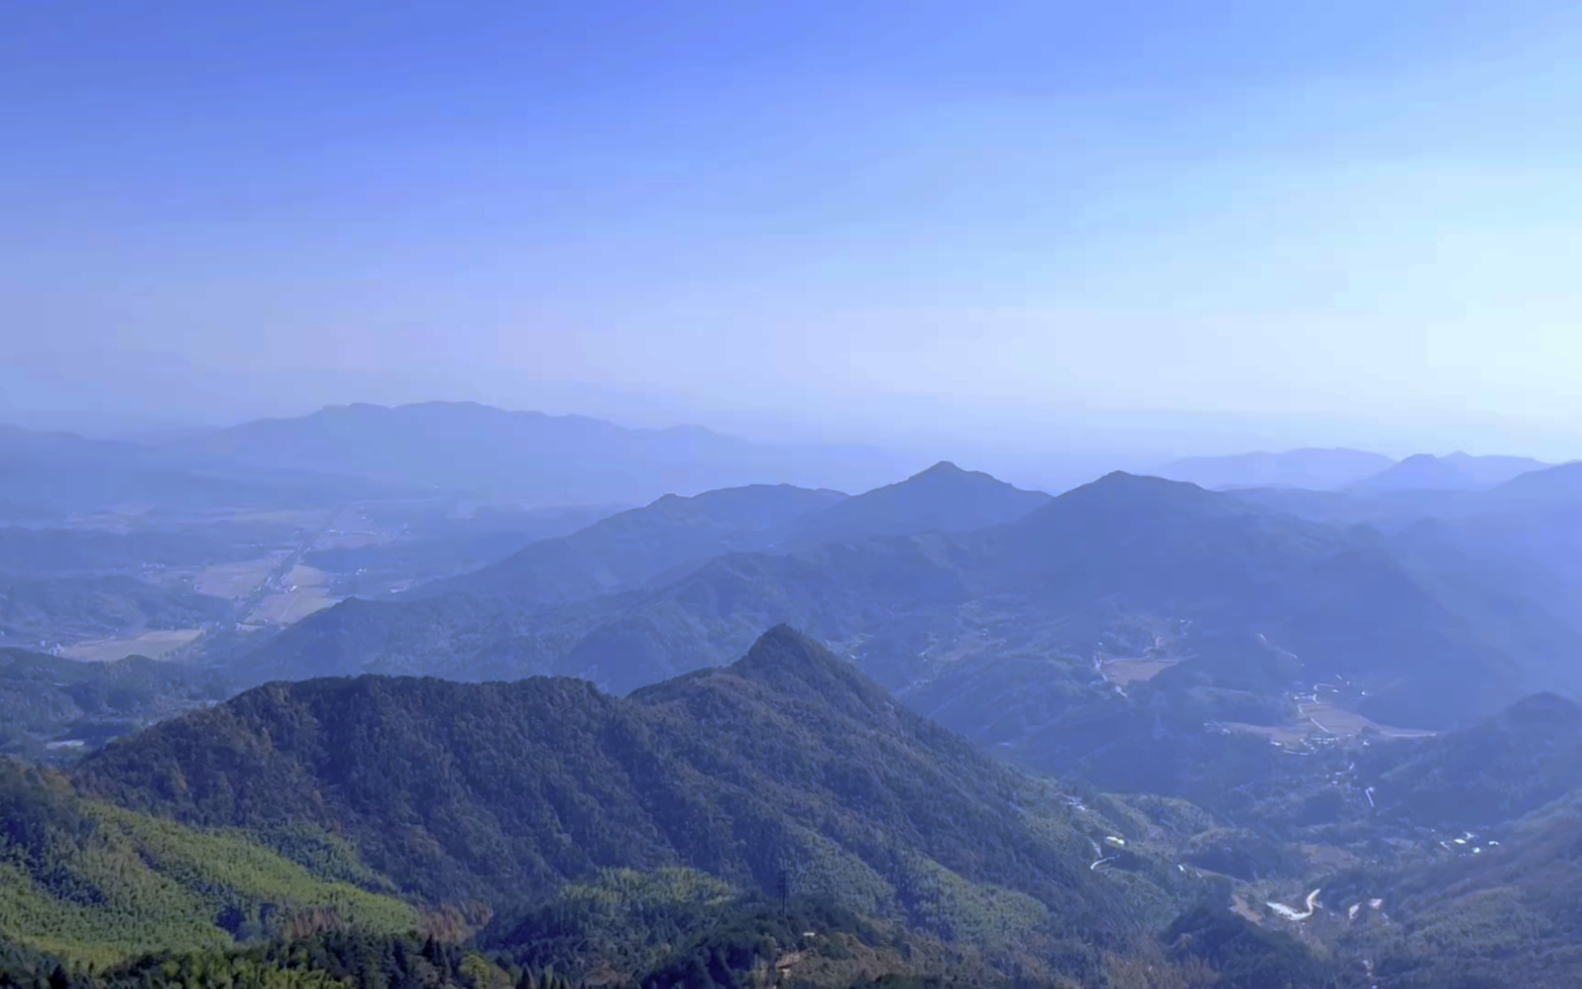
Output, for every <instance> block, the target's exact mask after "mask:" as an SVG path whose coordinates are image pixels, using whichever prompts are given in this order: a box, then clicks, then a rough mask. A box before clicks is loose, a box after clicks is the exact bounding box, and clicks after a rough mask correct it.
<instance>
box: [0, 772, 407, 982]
mask: <svg viewBox="0 0 1582 989" xmlns="http://www.w3.org/2000/svg"><path fill="white" fill-rule="evenodd" d="M336 848H337V846H336V845H335V843H334V842H333V841H323V842H320V843H319V846H318V851H319V852H320V853H331V854H332V853H333V852H334V851H335V849H336ZM326 865H327V863H326ZM341 869H342V871H343V872H344V873H345V875H344V876H343V877H342V878H343V879H345V880H349V881H336V880H335V879H329V878H324V877H323V876H321V875H314V874H313V873H312V872H310V871H309V870H308V869H306V868H304V867H303V866H301V865H298V864H296V863H294V862H292V861H290V860H289V859H287V858H286V857H284V856H282V855H280V854H278V853H276V852H273V851H270V850H269V849H268V848H265V847H263V846H261V845H258V844H256V843H253V842H250V841H247V840H245V838H243V837H242V836H240V835H238V834H235V833H230V834H224V833H212V832H199V831H196V830H194V829H191V828H188V827H184V826H182V825H180V824H177V823H175V822H173V821H170V820H163V819H157V818H153V817H150V816H148V815H145V814H137V813H134V812H131V811H127V810H124V809H121V808H117V807H112V806H109V805H107V804H103V803H98V802H93V801H87V800H83V799H82V798H81V797H79V796H78V795H77V794H75V793H74V792H73V791H72V787H71V786H70V784H69V782H68V781H67V780H66V779H64V778H62V777H61V776H59V775H58V774H55V773H53V772H50V771H48V770H38V769H34V768H31V767H27V766H24V765H21V764H18V763H15V762H13V761H11V760H9V759H5V758H0V944H3V943H5V942H11V943H19V944H21V945H24V946H27V947H28V948H31V949H34V950H41V951H45V952H58V953H61V954H65V955H67V956H69V957H71V958H72V959H74V960H76V961H79V962H83V961H86V962H95V963H98V964H105V963H108V962H114V961H120V960H123V959H126V958H129V957H134V956H136V955H139V954H143V953H146V952H148V951H151V950H160V949H164V950H180V951H190V950H198V949H205V948H207V949H214V948H222V947H225V946H228V945H231V944H233V943H234V941H235V940H236V939H237V938H239V937H240V938H256V937H259V936H266V935H270V934H285V933H309V932H311V931H313V930H315V929H316V928H319V927H323V926H326V925H332V926H336V925H341V924H345V925H351V926H360V927H364V928H366V929H368V930H369V931H371V932H383V933H387V934H394V933H401V932H404V931H408V930H411V929H413V928H415V927H416V925H417V922H418V916H417V912H416V911H415V910H414V909H413V908H412V907H410V906H408V905H406V904H404V903H401V902H399V901H397V900H395V899H392V898H390V897H388V896H384V895H380V894H378V893H373V892H370V891H368V890H366V889H364V888H362V885H368V884H377V883H378V879H377V877H374V876H372V875H371V874H369V873H368V872H367V870H366V869H362V868H360V867H358V866H357V865H356V860H355V858H345V857H344V856H343V863H342V865H341ZM319 871H320V872H321V873H324V872H333V871H334V868H333V867H321V868H320V869H319ZM359 884H361V885H359ZM4 978H5V975H4V973H0V981H3V980H4Z"/></svg>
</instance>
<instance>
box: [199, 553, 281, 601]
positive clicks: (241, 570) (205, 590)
mask: <svg viewBox="0 0 1582 989" xmlns="http://www.w3.org/2000/svg"><path fill="white" fill-rule="evenodd" d="M289 555H290V552H289V551H287V550H280V551H278V552H274V553H270V554H269V555H268V556H264V557H260V558H258V559H256V560H246V561H243V562H241V563H221V564H217V565H215V566H212V567H205V568H204V569H203V570H201V571H199V572H198V574H197V576H196V577H194V578H193V582H192V584H193V589H194V590H196V591H197V592H198V593H199V594H208V595H211V596H213V597H217V598H226V599H228V600H235V599H236V598H243V597H246V596H247V595H249V594H251V593H252V592H253V591H255V590H257V589H258V587H259V586H260V585H261V584H263V582H264V581H266V580H268V579H269V575H270V574H272V573H274V572H275V569H276V568H277V567H279V566H280V565H281V563H282V562H284V560H285V559H286V557H288V556H289Z"/></svg>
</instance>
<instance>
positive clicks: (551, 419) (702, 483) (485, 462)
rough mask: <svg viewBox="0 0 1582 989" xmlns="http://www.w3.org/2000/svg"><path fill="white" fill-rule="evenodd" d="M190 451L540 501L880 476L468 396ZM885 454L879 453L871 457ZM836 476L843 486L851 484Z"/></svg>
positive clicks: (372, 408) (344, 415)
mask: <svg viewBox="0 0 1582 989" xmlns="http://www.w3.org/2000/svg"><path fill="white" fill-rule="evenodd" d="M172 448H173V449H178V450H180V451H182V452H184V453H187V454H199V455H203V456H206V457H219V458H226V459H229V460H232V461H234V462H238V463H244V464H250V465H256V466H267V467H272V468H293V469H302V470H314V471H323V472H327V473H336V474H342V475H351V476H355V477H359V478H366V479H370V480H374V481H378V482H380V483H385V484H394V485H402V486H410V487H415V488H420V489H425V490H431V491H432V490H439V491H450V492H466V493H470V494H476V495H479V496H482V497H488V498H497V499H510V500H516V501H523V502H533V503H537V504H568V505H569V504H615V503H624V504H633V503H637V502H646V501H649V500H651V499H653V498H657V497H659V496H661V495H664V494H683V495H690V494H696V493H698V492H700V491H707V490H711V489H714V488H723V487H733V486H739V485H744V484H753V483H761V482H796V481H803V482H804V483H805V482H806V481H808V480H812V481H814V486H823V485H827V484H830V483H832V480H831V479H834V480H835V481H840V482H846V481H850V480H852V479H857V480H858V481H859V484H858V485H857V486H865V485H863V484H862V480H863V479H867V478H873V477H874V476H875V474H876V473H879V472H882V471H883V470H884V469H885V468H886V466H887V465H885V464H883V463H882V458H876V457H874V456H873V454H872V451H868V452H867V455H866V456H864V457H857V456H853V455H852V454H851V452H850V451H847V452H844V453H843V452H841V451H820V450H817V449H813V450H787V449H780V448H776V447H768V446H760V445H757V444H753V443H748V442H746V441H744V440H740V439H735V438H733V437H729V436H721V435H719V434H718V433H714V432H711V431H709V430H707V429H703V428H701V427H698V426H678V427H674V428H670V429H627V428H624V427H621V426H617V425H615V424H614V423H610V422H606V421H604V420H601V419H593V418H589V417H587V416H576V415H566V416H553V415H546V414H544V413H542V412H512V411H506V410H504V409H498V408H494V407H492V406H487V405H479V404H476V403H471V402H428V403H424V404H419V405H402V406H396V407H393V408H391V407H386V406H380V405H367V404H355V405H344V406H330V407H328V408H324V409H321V410H319V411H318V412H314V413H312V414H311V415H306V416H300V417H297V418H293V419H260V420H257V421H255V422H249V423H244V424H242V425H239V426H235V427H232V428H230V429H225V430H221V431H219V432H216V433H213V434H211V435H208V436H205V437H201V438H199V439H195V440H189V441H186V442H183V443H180V444H174V445H173V447H172ZM876 460H877V461H880V462H879V463H875V461H876ZM841 486H845V485H844V483H842V484H841Z"/></svg>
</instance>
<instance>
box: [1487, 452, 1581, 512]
mask: <svg viewBox="0 0 1582 989" xmlns="http://www.w3.org/2000/svg"><path fill="white" fill-rule="evenodd" d="M1489 498H1490V500H1491V501H1494V502H1497V503H1499V504H1500V505H1502V506H1508V507H1512V508H1534V507H1547V506H1570V507H1582V461H1573V462H1571V463H1568V464H1561V465H1559V466H1558V467H1546V468H1543V469H1534V470H1530V471H1527V472H1526V473H1523V474H1519V475H1517V476H1516V477H1513V478H1511V479H1510V480H1509V481H1506V482H1505V483H1504V484H1501V485H1500V486H1499V487H1497V488H1495V489H1494V490H1493V491H1491V492H1489Z"/></svg>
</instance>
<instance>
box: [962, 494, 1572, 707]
mask: <svg viewBox="0 0 1582 989" xmlns="http://www.w3.org/2000/svg"><path fill="white" fill-rule="evenodd" d="M984 552H987V553H989V554H990V556H991V557H992V559H993V561H994V576H995V577H996V578H997V579H998V580H999V581H1001V582H1002V586H1004V587H1005V589H1006V590H1007V591H1008V592H1009V591H1010V590H1012V589H1016V590H1017V591H1019V592H1020V593H1022V594H1025V595H1027V596H1028V598H1029V599H1031V600H1034V601H1037V602H1038V603H1040V604H1041V605H1043V606H1045V607H1050V608H1057V609H1062V610H1067V611H1071V612H1073V613H1080V612H1082V611H1083V610H1092V609H1094V608H1097V607H1100V606H1104V607H1111V608H1119V609H1121V610H1122V611H1125V612H1133V613H1143V614H1153V615H1156V616H1171V617H1174V618H1178V619H1185V620H1190V621H1191V622H1193V623H1194V627H1196V628H1199V629H1208V630H1222V631H1236V630H1246V631H1250V632H1253V633H1257V634H1261V635H1263V636H1265V637H1266V638H1267V639H1268V641H1270V642H1272V643H1274V644H1276V645H1278V646H1279V647H1280V648H1282V649H1284V650H1287V651H1289V652H1291V653H1294V654H1295V655H1296V656H1297V657H1298V658H1299V659H1300V661H1301V664H1302V669H1303V671H1304V672H1303V674H1302V675H1303V677H1306V678H1312V679H1321V678H1323V677H1325V676H1328V675H1330V674H1342V675H1345V676H1348V677H1350V676H1359V677H1364V678H1367V679H1368V682H1369V696H1368V698H1367V700H1366V702H1365V703H1364V709H1365V710H1366V711H1369V712H1373V716H1375V717H1378V718H1379V719H1380V720H1383V721H1386V722H1388V723H1396V724H1408V725H1412V724H1420V725H1441V724H1445V723H1447V722H1449V721H1453V720H1455V719H1458V718H1466V717H1469V716H1474V715H1477V714H1479V713H1486V712H1487V711H1489V710H1490V709H1491V708H1493V707H1496V706H1497V705H1498V704H1501V703H1507V702H1509V701H1510V700H1513V699H1514V698H1515V697H1517V696H1519V695H1520V694H1521V693H1522V692H1523V688H1524V686H1526V681H1525V680H1524V672H1523V670H1522V666H1521V662H1520V660H1519V659H1518V658H1517V657H1514V656H1511V655H1509V654H1507V653H1505V652H1502V651H1501V650H1500V649H1499V648H1497V647H1496V646H1495V645H1493V644H1491V643H1490V642H1489V641H1487V640H1486V639H1485V638H1484V637H1483V636H1482V634H1481V631H1482V630H1480V629H1479V628H1477V627H1475V626H1474V625H1472V624H1470V623H1469V622H1467V621H1465V620H1464V619H1463V617H1462V616H1461V615H1460V614H1458V613H1457V612H1456V611H1453V610H1452V609H1450V608H1449V607H1447V606H1446V605H1445V604H1444V603H1443V602H1442V601H1441V600H1439V599H1438V598H1437V597H1436V596H1435V594H1434V593H1433V592H1432V590H1431V589H1430V588H1428V587H1427V586H1425V585H1424V583H1423V582H1422V581H1421V580H1420V579H1419V578H1418V577H1417V575H1416V574H1414V573H1413V572H1412V571H1411V569H1410V568H1409V567H1407V566H1406V565H1404V564H1403V563H1402V562H1401V561H1400V560H1399V559H1397V558H1396V557H1395V556H1393V555H1392V553H1391V551H1390V549H1389V547H1388V546H1387V545H1386V543H1385V542H1384V541H1383V540H1382V539H1380V538H1379V537H1378V534H1377V533H1374V532H1372V531H1370V530H1366V529H1340V528H1337V527H1332V526H1325V525H1320V524H1314V523H1309V522H1304V521H1301V520H1299V519H1296V518H1293V517H1290V516H1283V515H1276V514H1269V513H1265V512H1258V511H1255V510H1252V509H1251V508H1249V507H1248V506H1247V505H1246V504H1245V503H1244V502H1242V501H1239V500H1238V499H1236V498H1234V497H1232V496H1229V495H1223V494H1215V493H1212V492H1207V491H1203V490H1202V489H1200V488H1197V487H1195V486H1192V485H1187V484H1182V483H1180V482H1173V481H1165V480H1160V479H1157V478H1141V477H1133V476H1131V475H1125V474H1112V475H1110V476H1108V477H1105V478H1103V479H1101V480H1099V481H1096V482H1094V483H1093V484H1090V485H1087V486H1085V487H1082V488H1078V489H1076V490H1074V491H1071V492H1067V493H1066V494H1065V495H1062V496H1061V497H1060V498H1057V499H1056V500H1055V501H1054V502H1053V503H1052V504H1050V505H1049V506H1048V507H1046V508H1043V509H1040V510H1039V511H1037V512H1034V513H1033V514H1031V515H1029V516H1027V517H1026V518H1024V519H1023V520H1021V521H1020V522H1018V523H1016V524H1014V525H1011V526H1007V527H1005V528H1003V529H1000V530H996V531H993V532H990V533H986V534H985V550H984ZM1543 659H1544V663H1543V664H1542V665H1541V667H1540V668H1541V670H1542V672H1543V673H1545V674H1548V673H1550V672H1551V670H1550V668H1549V664H1548V657H1543ZM1491 700H1492V701H1494V702H1495V703H1494V704H1493V705H1490V704H1489V702H1490V701H1491Z"/></svg>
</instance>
